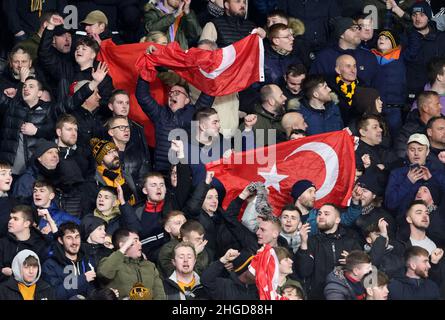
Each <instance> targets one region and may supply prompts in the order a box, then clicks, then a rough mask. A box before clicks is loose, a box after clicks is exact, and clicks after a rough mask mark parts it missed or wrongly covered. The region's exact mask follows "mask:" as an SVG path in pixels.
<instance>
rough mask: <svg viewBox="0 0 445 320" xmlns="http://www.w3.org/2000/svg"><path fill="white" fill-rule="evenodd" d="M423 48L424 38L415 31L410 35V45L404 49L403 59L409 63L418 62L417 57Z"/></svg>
mask: <svg viewBox="0 0 445 320" xmlns="http://www.w3.org/2000/svg"><path fill="white" fill-rule="evenodd" d="M421 48H422V36H421V35H420V33H419V32H417V31H415V30H413V31H411V32H409V33H408V43H407V45H406V47H405V48H403V47H402V57H403V59H404V60H405V61H407V62H414V61H416V60H417V58H418V57H417V55H418V54H419V51H420V49H421Z"/></svg>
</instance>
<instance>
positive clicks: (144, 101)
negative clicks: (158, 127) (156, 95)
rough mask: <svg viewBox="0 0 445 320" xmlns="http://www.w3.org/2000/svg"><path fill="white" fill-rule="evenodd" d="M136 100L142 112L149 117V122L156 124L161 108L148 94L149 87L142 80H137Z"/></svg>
mask: <svg viewBox="0 0 445 320" xmlns="http://www.w3.org/2000/svg"><path fill="white" fill-rule="evenodd" d="M136 99H137V100H138V103H139V105H140V106H141V108H142V111H144V113H145V114H146V115H147V116H148V117H150V120H151V121H153V122H157V121H158V120H159V119H160V117H161V106H160V105H159V104H158V103H157V102H156V101H155V99H153V97H152V96H151V94H150V85H149V83H148V82H147V81H145V80H143V79H142V78H139V79H138V83H137V86H136Z"/></svg>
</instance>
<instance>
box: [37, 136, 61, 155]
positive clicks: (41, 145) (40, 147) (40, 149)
mask: <svg viewBox="0 0 445 320" xmlns="http://www.w3.org/2000/svg"><path fill="white" fill-rule="evenodd" d="M53 148H55V149H58V146H57V144H56V143H55V142H54V141H48V140H45V139H43V138H41V139H39V140H38V141H37V143H36V146H35V149H34V157H36V158H38V157H40V156H42V154H44V153H45V152H46V151H48V150H49V149H53Z"/></svg>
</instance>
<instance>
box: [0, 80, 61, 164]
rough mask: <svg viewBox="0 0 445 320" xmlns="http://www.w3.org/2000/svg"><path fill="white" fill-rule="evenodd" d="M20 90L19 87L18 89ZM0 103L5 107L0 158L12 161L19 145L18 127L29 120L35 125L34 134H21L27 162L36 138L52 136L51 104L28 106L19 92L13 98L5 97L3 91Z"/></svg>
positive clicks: (0, 134) (31, 154) (40, 103)
mask: <svg viewBox="0 0 445 320" xmlns="http://www.w3.org/2000/svg"><path fill="white" fill-rule="evenodd" d="M20 90H21V89H20ZM0 105H2V106H1V107H2V108H7V109H6V112H5V114H4V117H3V124H2V128H1V129H0V130H1V131H0V132H1V133H0V137H1V142H0V159H2V160H3V161H6V162H9V163H10V164H13V163H14V159H15V158H16V155H17V148H18V147H19V139H20V127H21V126H22V124H23V123H24V122H30V123H32V124H34V125H35V126H36V127H37V132H36V134H35V135H34V136H28V135H23V144H24V150H25V162H26V163H28V162H29V160H30V159H31V158H32V156H33V147H34V146H35V145H36V143H37V140H39V139H40V138H45V139H48V140H50V139H51V138H52V137H53V136H54V126H55V121H54V118H53V116H52V112H53V106H52V104H50V103H47V102H43V101H41V100H39V102H38V103H37V104H36V105H35V106H33V107H32V108H30V107H29V106H28V105H27V104H26V103H25V101H23V99H22V97H21V94H18V95H17V96H16V97H15V98H14V99H9V98H7V97H6V96H5V95H4V94H3V93H1V94H0Z"/></svg>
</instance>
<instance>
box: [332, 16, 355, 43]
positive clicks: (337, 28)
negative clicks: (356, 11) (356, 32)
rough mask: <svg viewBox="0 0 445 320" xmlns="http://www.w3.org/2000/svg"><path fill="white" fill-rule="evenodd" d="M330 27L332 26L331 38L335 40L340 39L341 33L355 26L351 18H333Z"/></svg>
mask: <svg viewBox="0 0 445 320" xmlns="http://www.w3.org/2000/svg"><path fill="white" fill-rule="evenodd" d="M331 25H332V26H333V29H334V30H333V36H334V38H335V39H340V37H341V36H342V34H343V33H345V31H346V30H348V29H349V28H350V27H352V26H353V25H355V23H354V20H352V18H346V17H335V18H332V19H331Z"/></svg>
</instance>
